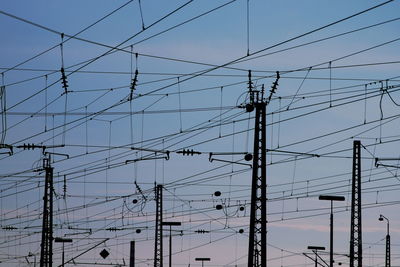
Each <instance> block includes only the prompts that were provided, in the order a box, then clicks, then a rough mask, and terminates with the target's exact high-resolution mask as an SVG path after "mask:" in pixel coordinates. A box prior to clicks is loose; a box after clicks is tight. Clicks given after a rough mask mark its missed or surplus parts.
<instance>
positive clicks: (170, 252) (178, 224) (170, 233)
mask: <svg viewBox="0 0 400 267" xmlns="http://www.w3.org/2000/svg"><path fill="white" fill-rule="evenodd" d="M161 225H166V226H169V267H172V229H171V228H172V226H180V225H182V224H181V223H180V222H162V223H161Z"/></svg>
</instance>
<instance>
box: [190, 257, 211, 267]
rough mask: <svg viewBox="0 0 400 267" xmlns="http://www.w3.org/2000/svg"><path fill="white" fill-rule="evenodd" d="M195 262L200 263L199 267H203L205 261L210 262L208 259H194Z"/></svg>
mask: <svg viewBox="0 0 400 267" xmlns="http://www.w3.org/2000/svg"><path fill="white" fill-rule="evenodd" d="M194 260H195V261H201V267H204V262H205V261H211V259H210V258H195V259H194Z"/></svg>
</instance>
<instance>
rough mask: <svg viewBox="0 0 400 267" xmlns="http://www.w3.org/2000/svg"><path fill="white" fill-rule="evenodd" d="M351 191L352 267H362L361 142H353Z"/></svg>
mask: <svg viewBox="0 0 400 267" xmlns="http://www.w3.org/2000/svg"><path fill="white" fill-rule="evenodd" d="M352 179H353V182H352V190H351V229H350V267H355V266H357V267H362V228H361V204H362V203H361V142H360V140H354V142H353V175H352Z"/></svg>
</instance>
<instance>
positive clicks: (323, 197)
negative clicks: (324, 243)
mask: <svg viewBox="0 0 400 267" xmlns="http://www.w3.org/2000/svg"><path fill="white" fill-rule="evenodd" d="M318 199H319V200H329V201H330V202H331V218H330V228H331V229H330V252H329V254H330V257H329V266H330V267H333V201H344V200H345V198H344V197H343V196H331V195H320V196H319V198H318Z"/></svg>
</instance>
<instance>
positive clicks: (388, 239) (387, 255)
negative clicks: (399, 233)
mask: <svg viewBox="0 0 400 267" xmlns="http://www.w3.org/2000/svg"><path fill="white" fill-rule="evenodd" d="M383 219H385V220H386V221H387V232H386V252H385V267H390V233H389V219H388V218H386V217H385V216H383V215H382V214H381V215H380V216H379V220H380V221H383Z"/></svg>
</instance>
